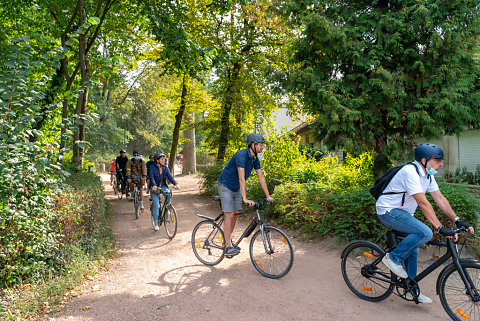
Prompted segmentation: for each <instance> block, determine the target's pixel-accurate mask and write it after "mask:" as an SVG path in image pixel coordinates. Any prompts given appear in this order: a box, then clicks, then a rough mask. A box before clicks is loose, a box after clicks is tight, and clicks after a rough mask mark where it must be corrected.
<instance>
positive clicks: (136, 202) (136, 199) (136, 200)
mask: <svg viewBox="0 0 480 321" xmlns="http://www.w3.org/2000/svg"><path fill="white" fill-rule="evenodd" d="M134 193H135V195H134V198H133V206H134V208H135V218H136V219H137V220H138V217H139V216H140V197H139V195H138V193H137V192H134Z"/></svg>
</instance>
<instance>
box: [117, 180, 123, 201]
mask: <svg viewBox="0 0 480 321" xmlns="http://www.w3.org/2000/svg"><path fill="white" fill-rule="evenodd" d="M117 190H118V194H117V197H118V199H119V200H121V199H122V197H123V192H124V188H123V184H122V183H118V185H117Z"/></svg>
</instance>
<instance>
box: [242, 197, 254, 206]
mask: <svg viewBox="0 0 480 321" xmlns="http://www.w3.org/2000/svg"><path fill="white" fill-rule="evenodd" d="M243 202H244V203H245V205H247V206H255V202H254V201H252V200H247V199H244V200H243Z"/></svg>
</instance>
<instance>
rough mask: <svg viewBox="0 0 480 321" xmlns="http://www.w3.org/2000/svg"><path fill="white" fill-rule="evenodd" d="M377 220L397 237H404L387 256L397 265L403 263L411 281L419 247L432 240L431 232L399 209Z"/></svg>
mask: <svg viewBox="0 0 480 321" xmlns="http://www.w3.org/2000/svg"><path fill="white" fill-rule="evenodd" d="M378 218H379V220H380V221H381V222H382V223H383V224H384V225H386V226H388V227H389V228H391V229H394V230H395V231H396V232H397V234H398V235H401V236H405V238H404V239H403V241H401V242H400V243H399V244H398V245H397V247H396V248H395V249H394V250H393V251H392V252H390V254H389V256H390V258H391V259H392V261H393V262H395V263H397V264H402V263H403V262H405V266H406V270H407V274H408V277H409V278H411V279H413V278H414V277H416V276H417V261H418V253H419V249H420V246H422V245H423V244H425V243H427V242H428V241H430V240H431V239H432V236H433V232H432V230H431V229H430V228H429V227H428V226H426V225H425V224H423V223H422V222H420V221H419V220H417V219H416V218H415V217H413V216H412V215H411V214H410V213H408V212H407V211H404V210H400V209H393V210H391V211H390V212H386V213H385V214H383V215H378Z"/></svg>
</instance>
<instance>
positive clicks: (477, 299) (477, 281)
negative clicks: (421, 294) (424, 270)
mask: <svg viewBox="0 0 480 321" xmlns="http://www.w3.org/2000/svg"><path fill="white" fill-rule="evenodd" d="M460 265H461V266H462V269H463V272H464V273H465V277H466V278H467V280H468V283H469V284H470V287H471V288H472V292H473V294H474V297H473V298H472V297H470V295H469V294H468V292H467V288H466V286H465V284H464V283H463V281H462V278H461V276H460V274H459V273H458V270H457V268H456V267H455V265H453V264H450V265H449V266H448V267H447V268H446V269H445V271H444V273H442V274H441V275H440V276H439V280H440V281H439V282H440V287H439V293H438V295H439V297H440V302H442V306H443V308H444V309H445V311H446V312H447V314H448V315H449V316H450V318H452V320H456V321H464V320H471V321H479V320H480V294H479V292H478V291H480V278H479V277H480V264H478V263H474V262H461V263H460Z"/></svg>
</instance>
